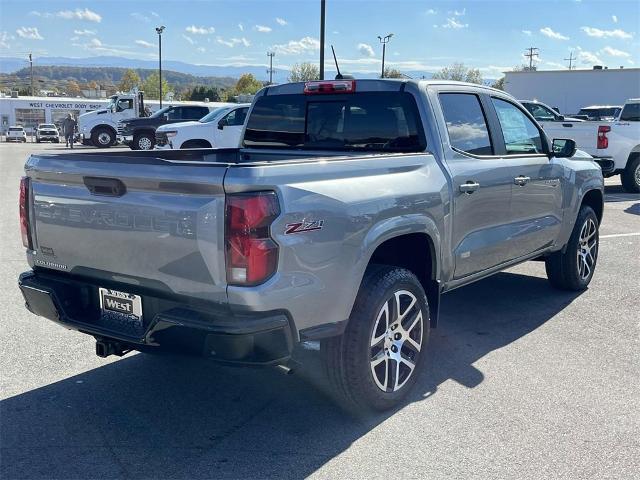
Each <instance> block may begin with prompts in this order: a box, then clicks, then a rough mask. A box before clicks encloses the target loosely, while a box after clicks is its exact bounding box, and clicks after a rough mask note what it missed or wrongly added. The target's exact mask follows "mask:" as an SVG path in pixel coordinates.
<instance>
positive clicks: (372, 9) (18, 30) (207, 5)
mask: <svg viewBox="0 0 640 480" xmlns="http://www.w3.org/2000/svg"><path fill="white" fill-rule="evenodd" d="M319 5H320V1H319V0H297V1H285V0H272V1H266V0H264V1H243V0H235V1H223V0H219V1H218V0H216V1H214V0H183V1H164V0H155V1H148V0H137V1H136V0H131V1H123V0H116V1H104V0H94V1H91V2H81V1H57V0H49V1H46V2H42V1H40V2H39V1H24V0H21V1H14V0H0V9H1V11H0V18H1V19H0V56H18V55H23V54H25V53H26V52H29V51H33V52H34V53H35V54H36V56H70V57H91V56H99V55H117V56H123V57H128V58H140V59H154V58H157V35H156V33H155V30H154V27H155V26H157V25H165V26H166V27H167V28H166V31H165V33H164V34H163V58H165V59H170V60H181V61H185V62H188V63H195V64H210V65H264V64H266V63H267V62H266V61H267V57H266V52H267V50H273V51H275V52H276V57H275V66H277V67H279V68H286V67H288V66H290V65H292V64H293V63H296V62H301V61H314V60H315V61H317V58H318V49H319V20H318V18H319ZM639 25H640V2H638V1H637V0H635V1H634V0H628V1H627V0H622V1H615V0H610V1H592V0H562V1H535V0H530V1H517V0H502V1H483V0H475V1H470V0H467V1H454V0H452V1H404V0H395V1H391V0H388V1H373V0H367V1H364V0H327V29H326V32H327V39H326V44H327V46H328V45H330V44H333V45H334V46H335V48H336V50H337V53H338V57H339V59H340V64H341V68H342V70H345V71H349V72H365V71H369V72H370V71H377V70H378V69H379V65H380V53H381V49H380V45H379V43H378V39H377V36H378V35H386V34H387V33H393V34H394V36H393V38H392V40H391V42H390V43H389V45H388V50H387V62H388V64H389V65H390V66H393V67H396V68H398V69H400V70H403V71H435V70H436V69H439V68H441V67H442V66H446V65H449V64H451V63H453V62H456V61H457V62H464V63H465V64H466V65H468V66H473V67H477V68H480V69H481V71H482V72H483V74H484V75H485V76H486V77H498V76H500V75H499V74H500V72H501V71H504V70H505V69H509V68H510V67H513V66H514V65H518V64H521V63H524V62H525V59H524V58H523V53H524V50H525V48H527V47H530V46H535V47H538V48H539V52H540V59H539V61H538V63H537V64H538V68H540V69H558V68H565V66H566V64H567V62H566V61H565V60H564V59H565V58H567V57H568V56H569V54H570V53H571V52H573V54H574V56H576V57H577V61H576V62H577V65H578V68H591V66H592V65H594V64H603V65H608V66H609V67H618V66H620V65H624V66H626V67H632V66H636V67H637V66H640V38H639V35H640V31H639V30H640V27H639ZM328 53H330V51H328Z"/></svg>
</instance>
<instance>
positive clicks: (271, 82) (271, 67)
mask: <svg viewBox="0 0 640 480" xmlns="http://www.w3.org/2000/svg"><path fill="white" fill-rule="evenodd" d="M275 54H276V52H267V57H269V70H268V72H269V85H272V84H273V57H274V56H275Z"/></svg>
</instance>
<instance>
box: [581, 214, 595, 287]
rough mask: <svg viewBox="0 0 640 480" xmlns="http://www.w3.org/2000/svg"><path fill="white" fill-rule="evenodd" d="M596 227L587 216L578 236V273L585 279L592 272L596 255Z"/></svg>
mask: <svg viewBox="0 0 640 480" xmlns="http://www.w3.org/2000/svg"><path fill="white" fill-rule="evenodd" d="M597 233H598V228H597V226H596V222H594V221H593V219H592V218H588V219H587V220H586V221H585V222H584V224H583V225H582V228H581V229H580V237H579V238H578V252H577V255H578V275H579V276H580V279H581V280H586V279H588V278H589V276H590V275H591V274H592V272H593V269H594V267H595V265H596V258H597V255H598V236H597Z"/></svg>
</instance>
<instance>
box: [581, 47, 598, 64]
mask: <svg viewBox="0 0 640 480" xmlns="http://www.w3.org/2000/svg"><path fill="white" fill-rule="evenodd" d="M578 60H579V61H580V63H582V64H583V65H594V64H602V60H600V58H599V57H598V55H596V54H595V53H593V52H589V51H587V50H583V49H582V48H580V47H578Z"/></svg>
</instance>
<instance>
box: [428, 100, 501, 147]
mask: <svg viewBox="0 0 640 480" xmlns="http://www.w3.org/2000/svg"><path fill="white" fill-rule="evenodd" d="M440 104H441V105H442V112H443V113H444V120H445V122H446V124H447V132H448V133H449V141H450V142H451V146H452V147H453V148H455V149H457V150H461V151H463V152H466V153H470V154H472V155H493V153H494V152H493V147H492V145H491V138H490V137H489V129H488V128H487V121H486V119H485V117H484V112H483V111H482V107H481V106H480V99H479V98H478V96H477V95H474V94H471V93H441V94H440Z"/></svg>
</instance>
